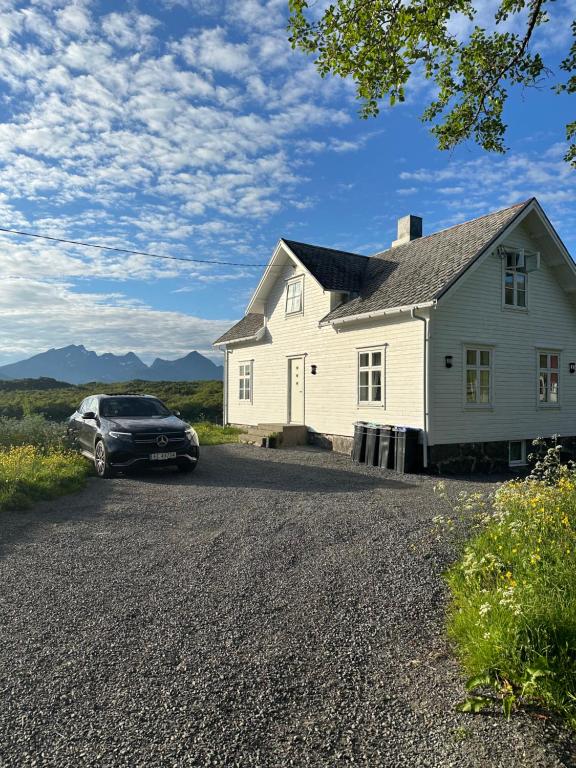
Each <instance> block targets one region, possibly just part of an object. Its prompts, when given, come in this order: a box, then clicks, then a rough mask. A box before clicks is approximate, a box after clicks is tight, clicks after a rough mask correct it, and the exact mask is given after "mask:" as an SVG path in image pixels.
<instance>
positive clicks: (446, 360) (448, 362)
mask: <svg viewBox="0 0 576 768" xmlns="http://www.w3.org/2000/svg"><path fill="white" fill-rule="evenodd" d="M444 364H445V365H446V368H452V355H446V356H445V358H444Z"/></svg>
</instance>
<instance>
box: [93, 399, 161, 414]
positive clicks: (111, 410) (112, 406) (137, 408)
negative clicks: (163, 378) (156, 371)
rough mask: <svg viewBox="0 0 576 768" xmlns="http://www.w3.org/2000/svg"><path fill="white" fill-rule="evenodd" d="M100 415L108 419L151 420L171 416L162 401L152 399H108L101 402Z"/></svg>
mask: <svg viewBox="0 0 576 768" xmlns="http://www.w3.org/2000/svg"><path fill="white" fill-rule="evenodd" d="M100 415H101V416H105V417H106V418H121V419H122V418H130V419H138V418H147V417H148V418H149V417H153V416H169V415H170V411H169V410H168V408H166V406H165V405H163V404H162V403H161V402H160V400H154V399H153V398H151V397H107V398H105V399H104V400H101V401H100Z"/></svg>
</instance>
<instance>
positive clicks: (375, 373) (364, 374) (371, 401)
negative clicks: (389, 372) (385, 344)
mask: <svg viewBox="0 0 576 768" xmlns="http://www.w3.org/2000/svg"><path fill="white" fill-rule="evenodd" d="M358 403H360V404H367V405H383V404H384V349H382V348H378V349H361V350H358Z"/></svg>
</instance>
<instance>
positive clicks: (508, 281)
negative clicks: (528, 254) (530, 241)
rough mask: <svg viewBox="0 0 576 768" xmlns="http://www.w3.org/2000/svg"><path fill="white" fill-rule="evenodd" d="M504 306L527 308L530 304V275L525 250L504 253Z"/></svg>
mask: <svg viewBox="0 0 576 768" xmlns="http://www.w3.org/2000/svg"><path fill="white" fill-rule="evenodd" d="M503 296H504V306H506V307H517V308H518V309H526V307H527V306H528V301H527V299H528V275H527V273H526V262H525V256H524V252H523V251H506V252H505V254H504V286H503Z"/></svg>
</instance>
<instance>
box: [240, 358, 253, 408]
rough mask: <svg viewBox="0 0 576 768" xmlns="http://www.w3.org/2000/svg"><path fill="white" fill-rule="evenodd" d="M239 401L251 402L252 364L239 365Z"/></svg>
mask: <svg viewBox="0 0 576 768" xmlns="http://www.w3.org/2000/svg"><path fill="white" fill-rule="evenodd" d="M239 385H240V390H239V394H238V399H239V400H248V402H251V401H252V363H251V362H249V363H240V378H239Z"/></svg>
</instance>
